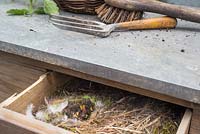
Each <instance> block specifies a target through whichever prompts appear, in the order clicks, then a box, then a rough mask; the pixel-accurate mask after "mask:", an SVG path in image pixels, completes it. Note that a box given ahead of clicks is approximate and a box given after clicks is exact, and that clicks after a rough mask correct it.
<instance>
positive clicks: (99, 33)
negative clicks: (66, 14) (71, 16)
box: [52, 21, 109, 37]
mask: <svg viewBox="0 0 200 134" xmlns="http://www.w3.org/2000/svg"><path fill="white" fill-rule="evenodd" d="M52 24H53V25H55V26H56V27H58V28H60V29H63V30H70V31H75V32H80V33H86V34H90V35H96V36H100V37H107V36H108V35H109V32H107V31H103V30H95V29H90V28H84V27H79V26H78V27H77V26H71V25H65V24H61V23H57V22H55V21H52Z"/></svg>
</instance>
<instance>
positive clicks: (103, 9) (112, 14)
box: [95, 3, 143, 23]
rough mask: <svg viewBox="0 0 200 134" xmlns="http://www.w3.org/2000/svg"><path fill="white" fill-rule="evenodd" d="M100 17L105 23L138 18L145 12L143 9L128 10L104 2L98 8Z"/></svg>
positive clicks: (97, 11)
mask: <svg viewBox="0 0 200 134" xmlns="http://www.w3.org/2000/svg"><path fill="white" fill-rule="evenodd" d="M95 11H96V13H97V15H98V18H99V19H100V20H101V21H103V22H104V23H120V22H127V21H133V20H138V19H141V18H142V15H143V12H141V11H127V10H124V9H119V8H116V7H112V6H110V5H107V4H106V3H104V4H103V5H101V6H100V7H98V8H97V9H96V10H95Z"/></svg>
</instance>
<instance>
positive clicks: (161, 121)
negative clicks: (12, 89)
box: [29, 80, 184, 134]
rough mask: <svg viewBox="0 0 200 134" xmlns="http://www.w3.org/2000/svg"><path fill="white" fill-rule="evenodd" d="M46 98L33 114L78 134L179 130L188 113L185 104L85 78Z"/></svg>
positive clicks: (150, 133) (171, 133) (165, 133)
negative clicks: (160, 99) (145, 95)
mask: <svg viewBox="0 0 200 134" xmlns="http://www.w3.org/2000/svg"><path fill="white" fill-rule="evenodd" d="M44 100H45V105H41V106H40V107H39V108H38V109H37V110H35V111H34V112H33V113H32V114H33V116H34V117H35V118H36V119H39V120H41V121H44V122H47V123H51V124H53V125H55V126H58V127H61V128H64V129H66V130H70V131H72V132H74V133H78V134H96V133H98V134H118V133H119V134H120V133H123V134H175V133H176V131H177V128H178V126H179V124H180V121H181V118H182V116H183V113H184V108H183V107H180V106H177V105H173V104H170V103H166V102H162V101H159V100H155V99H152V98H148V97H144V96H141V95H137V94H133V93H130V92H127V91H123V90H120V89H116V88H112V87H108V86H105V85H101V84H97V83H93V82H90V81H85V80H74V81H71V82H70V83H67V84H66V85H64V86H62V87H59V90H57V91H56V92H55V93H54V94H52V96H50V97H48V98H45V99H44ZM29 111H30V110H29Z"/></svg>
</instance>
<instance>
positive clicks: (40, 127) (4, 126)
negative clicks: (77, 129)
mask: <svg viewBox="0 0 200 134" xmlns="http://www.w3.org/2000/svg"><path fill="white" fill-rule="evenodd" d="M72 79H74V77H70V76H66V75H63V74H59V73H55V72H50V73H46V74H44V75H42V76H41V77H40V78H39V80H37V81H36V82H35V83H34V84H32V85H31V86H29V87H28V88H27V89H25V90H24V91H23V92H21V93H20V94H18V95H13V96H11V97H10V98H9V99H7V100H6V101H4V102H3V103H2V104H1V108H0V127H1V128H0V129H1V130H2V131H0V133H2V134H5V133H6V134H11V133H12V134H13V133H15V134H25V133H26V134H33V133H40V134H69V133H72V132H69V131H67V130H64V129H61V128H58V127H56V126H53V125H50V124H47V123H44V122H41V121H38V120H36V119H30V118H29V117H27V116H25V115H24V113H25V110H26V108H27V106H28V105H29V104H31V103H32V104H33V105H34V106H35V107H37V106H39V105H40V104H41V103H43V101H44V97H45V96H49V95H50V94H52V93H53V92H54V91H55V90H56V88H57V87H58V86H61V85H63V84H64V83H66V81H70V80H72ZM191 116H192V112H191V110H189V109H187V110H186V111H185V114H184V116H183V118H182V121H181V124H180V126H179V128H178V131H177V134H187V133H188V129H189V125H190V120H191Z"/></svg>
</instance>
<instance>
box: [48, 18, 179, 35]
mask: <svg viewBox="0 0 200 134" xmlns="http://www.w3.org/2000/svg"><path fill="white" fill-rule="evenodd" d="M50 21H51V22H52V24H53V25H55V26H56V27H58V28H60V29H64V30H70V31H75V32H80V33H86V34H91V35H95V36H100V37H107V36H109V35H110V33H111V32H112V31H119V30H146V29H165V28H166V29H169V28H175V27H176V25H177V20H176V19H175V18H170V17H160V18H150V19H142V20H135V21H131V22H123V23H115V24H109V25H106V24H104V23H101V22H98V21H90V20H82V19H77V18H74V17H66V16H61V15H50Z"/></svg>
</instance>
